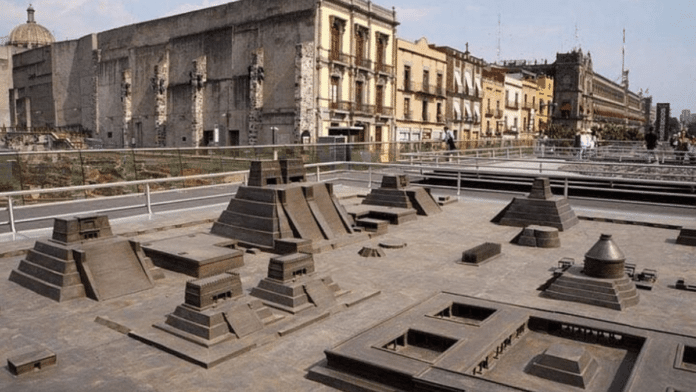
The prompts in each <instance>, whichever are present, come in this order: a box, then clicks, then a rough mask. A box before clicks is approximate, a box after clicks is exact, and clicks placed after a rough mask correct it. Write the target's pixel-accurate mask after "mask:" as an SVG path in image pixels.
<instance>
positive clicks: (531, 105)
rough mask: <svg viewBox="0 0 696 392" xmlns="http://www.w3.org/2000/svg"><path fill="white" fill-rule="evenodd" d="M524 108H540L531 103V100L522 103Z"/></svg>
mask: <svg viewBox="0 0 696 392" xmlns="http://www.w3.org/2000/svg"><path fill="white" fill-rule="evenodd" d="M522 109H525V110H532V109H534V110H538V108H537V107H536V105H535V104H533V103H531V102H525V103H523V104H522Z"/></svg>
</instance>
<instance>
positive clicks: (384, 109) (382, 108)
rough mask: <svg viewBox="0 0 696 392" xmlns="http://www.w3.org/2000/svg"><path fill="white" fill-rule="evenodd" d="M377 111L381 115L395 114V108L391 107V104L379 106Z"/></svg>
mask: <svg viewBox="0 0 696 392" xmlns="http://www.w3.org/2000/svg"><path fill="white" fill-rule="evenodd" d="M376 112H377V114H379V115H382V116H389V117H391V116H393V115H394V108H391V107H389V106H377V107H376Z"/></svg>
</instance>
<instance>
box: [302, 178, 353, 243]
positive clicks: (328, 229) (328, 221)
mask: <svg viewBox="0 0 696 392" xmlns="http://www.w3.org/2000/svg"><path fill="white" fill-rule="evenodd" d="M304 193H305V196H306V198H307V204H308V205H309V208H310V210H311V211H312V214H313V215H314V219H315V220H316V221H317V222H318V223H319V225H320V227H321V229H322V232H324V236H325V237H326V238H327V239H333V238H336V237H339V236H341V235H343V234H347V233H348V232H347V230H346V227H345V225H344V224H343V220H342V219H341V216H340V215H339V214H338V211H337V210H336V206H334V204H333V200H331V195H329V191H328V190H327V189H326V185H324V184H313V185H311V186H305V187H304Z"/></svg>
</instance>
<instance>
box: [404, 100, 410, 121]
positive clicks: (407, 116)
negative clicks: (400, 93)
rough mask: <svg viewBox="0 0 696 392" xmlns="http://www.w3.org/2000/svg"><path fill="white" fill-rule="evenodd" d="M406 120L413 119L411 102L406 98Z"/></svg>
mask: <svg viewBox="0 0 696 392" xmlns="http://www.w3.org/2000/svg"><path fill="white" fill-rule="evenodd" d="M404 118H405V119H406V120H410V119H411V100H410V99H408V98H404Z"/></svg>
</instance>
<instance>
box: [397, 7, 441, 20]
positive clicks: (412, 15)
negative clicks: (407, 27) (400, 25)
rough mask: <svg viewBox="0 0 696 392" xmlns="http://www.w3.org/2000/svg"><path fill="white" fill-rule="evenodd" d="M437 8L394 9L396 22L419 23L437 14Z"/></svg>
mask: <svg viewBox="0 0 696 392" xmlns="http://www.w3.org/2000/svg"><path fill="white" fill-rule="evenodd" d="M437 11H438V8H437V7H421V8H401V7H396V20H398V21H399V22H421V21H424V20H426V19H428V18H429V17H430V16H432V15H434V14H435V13H437Z"/></svg>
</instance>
